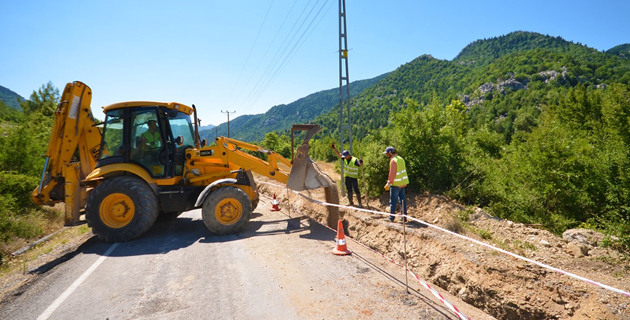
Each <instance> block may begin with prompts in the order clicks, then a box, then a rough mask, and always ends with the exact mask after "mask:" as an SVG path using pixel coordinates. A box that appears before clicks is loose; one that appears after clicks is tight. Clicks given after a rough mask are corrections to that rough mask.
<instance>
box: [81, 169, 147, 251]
mask: <svg viewBox="0 0 630 320" xmlns="http://www.w3.org/2000/svg"><path fill="white" fill-rule="evenodd" d="M158 213H159V209H158V201H157V197H156V195H155V193H154V192H153V190H152V189H151V187H149V185H147V184H146V182H144V181H143V180H140V179H138V178H135V177H116V178H112V179H108V180H106V181H105V182H103V183H101V184H100V185H98V186H97V187H96V188H94V190H92V192H90V195H89V196H88V199H87V204H86V206H85V218H86V220H87V221H88V226H89V227H91V228H92V232H93V233H94V234H96V235H97V236H98V237H99V239H102V240H104V241H107V242H123V241H129V240H131V239H134V238H137V237H139V236H141V235H142V234H144V233H145V232H147V230H149V229H150V228H151V226H153V224H154V223H155V220H156V219H157V217H158Z"/></svg>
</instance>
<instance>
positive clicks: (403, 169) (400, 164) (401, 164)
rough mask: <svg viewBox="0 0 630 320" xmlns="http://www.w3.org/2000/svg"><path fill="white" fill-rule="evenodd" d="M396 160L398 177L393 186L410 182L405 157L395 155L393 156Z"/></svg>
mask: <svg viewBox="0 0 630 320" xmlns="http://www.w3.org/2000/svg"><path fill="white" fill-rule="evenodd" d="M392 159H393V160H394V161H395V162H396V177H395V178H394V183H392V186H394V187H399V186H404V185H407V184H409V177H408V176H407V166H406V165H405V159H403V158H401V157H400V156H394V157H393V158H392Z"/></svg>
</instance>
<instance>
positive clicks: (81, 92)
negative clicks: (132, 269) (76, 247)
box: [32, 81, 102, 225]
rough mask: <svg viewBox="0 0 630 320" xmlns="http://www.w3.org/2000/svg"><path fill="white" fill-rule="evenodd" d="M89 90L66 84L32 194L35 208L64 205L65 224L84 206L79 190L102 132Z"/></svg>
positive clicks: (92, 164)
mask: <svg viewBox="0 0 630 320" xmlns="http://www.w3.org/2000/svg"><path fill="white" fill-rule="evenodd" d="M91 100H92V90H91V89H90V87H88V86H87V85H85V84H84V83H81V82H78V81H75V82H73V83H68V84H67V85H66V87H65V89H64V91H63V94H62V96H61V101H60V103H59V105H58V107H57V110H56V111H55V115H54V118H55V119H54V124H53V128H52V133H51V135H50V140H49V142H48V148H47V150H46V163H45V165H44V170H43V172H42V177H41V181H40V183H39V186H38V187H37V188H36V189H35V190H34V191H33V194H32V198H33V201H34V202H35V203H36V204H40V205H42V204H49V205H50V204H54V203H58V202H65V203H66V224H67V225H68V224H72V223H76V222H78V221H73V220H78V217H79V215H78V214H73V213H72V212H73V211H77V212H78V210H80V208H82V207H83V206H84V205H85V201H86V197H87V195H86V192H85V188H83V187H81V186H80V180H82V179H84V178H85V177H86V176H87V175H88V174H89V173H90V172H91V171H92V170H94V167H95V166H96V160H97V159H98V156H99V152H100V143H101V135H102V134H101V132H100V131H99V129H98V128H97V127H95V126H94V125H95V120H94V117H93V116H92V110H91V108H90V103H91Z"/></svg>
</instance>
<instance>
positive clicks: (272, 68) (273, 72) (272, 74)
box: [241, 0, 330, 106]
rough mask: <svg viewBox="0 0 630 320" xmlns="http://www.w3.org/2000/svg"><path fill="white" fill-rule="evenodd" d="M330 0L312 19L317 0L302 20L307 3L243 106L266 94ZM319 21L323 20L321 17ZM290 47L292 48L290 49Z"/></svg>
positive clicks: (318, 0)
mask: <svg viewBox="0 0 630 320" xmlns="http://www.w3.org/2000/svg"><path fill="white" fill-rule="evenodd" d="M328 1H330V0H326V1H325V3H324V4H323V5H322V6H321V7H320V8H319V10H317V13H316V14H315V16H314V17H313V18H312V19H311V18H310V17H312V14H313V11H314V10H315V9H316V8H317V7H318V3H319V2H320V0H317V2H316V3H315V5H313V6H312V7H310V10H309V12H308V13H307V14H306V17H305V18H304V19H303V20H302V19H301V17H302V16H303V15H304V13H305V12H306V10H307V9H309V5H308V4H307V6H306V7H305V8H304V10H303V11H302V13H301V14H300V17H299V18H298V20H296V22H295V24H294V25H293V27H292V30H291V31H290V32H289V34H287V37H286V38H285V40H284V42H283V44H282V45H281V48H280V49H279V50H278V51H277V52H276V54H275V56H274V58H273V59H272V61H271V63H270V64H269V65H268V66H267V68H266V70H265V72H264V74H263V76H261V78H260V79H259V80H258V82H257V83H256V85H255V86H254V88H253V89H252V90H251V91H250V93H249V94H248V95H247V97H246V98H245V100H244V101H243V103H242V104H241V106H244V105H245V104H246V103H247V102H249V103H250V106H251V104H253V103H255V102H256V101H258V99H260V97H261V96H262V95H263V94H264V92H265V91H266V90H267V88H268V87H269V86H270V85H271V83H272V82H273V81H274V80H275V79H276V77H277V76H278V75H279V74H280V72H281V71H282V70H283V69H284V68H285V67H286V65H287V64H288V62H289V61H290V60H291V59H292V58H293V56H294V55H295V54H296V48H300V47H301V46H302V44H303V43H304V40H305V39H306V38H305V34H308V35H310V33H311V32H312V26H313V23H314V22H315V21H317V19H318V17H319V15H320V14H321V12H322V10H323V9H324V8H325V7H326V3H327V2H328ZM309 3H310V1H309ZM309 20H310V22H309ZM300 21H301V23H300ZM319 21H321V19H320V20H319ZM319 21H317V23H316V25H317V24H319ZM307 22H309V23H308V24H307V25H306V28H304V25H305V24H306V23H307ZM298 23H300V24H299V27H297V29H296V26H297V25H298ZM294 31H295V32H294ZM300 33H301V34H300ZM298 34H300V36H299V37H298V36H297V35H298ZM289 48H290V49H291V50H289ZM287 50H289V52H288V53H287Z"/></svg>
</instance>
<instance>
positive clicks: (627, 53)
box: [606, 43, 630, 59]
mask: <svg viewBox="0 0 630 320" xmlns="http://www.w3.org/2000/svg"><path fill="white" fill-rule="evenodd" d="M606 53H609V54H614V55H618V56H620V57H622V58H624V59H630V43H626V44H620V45H618V46H616V47H613V48H610V49H608V50H607V51H606Z"/></svg>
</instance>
